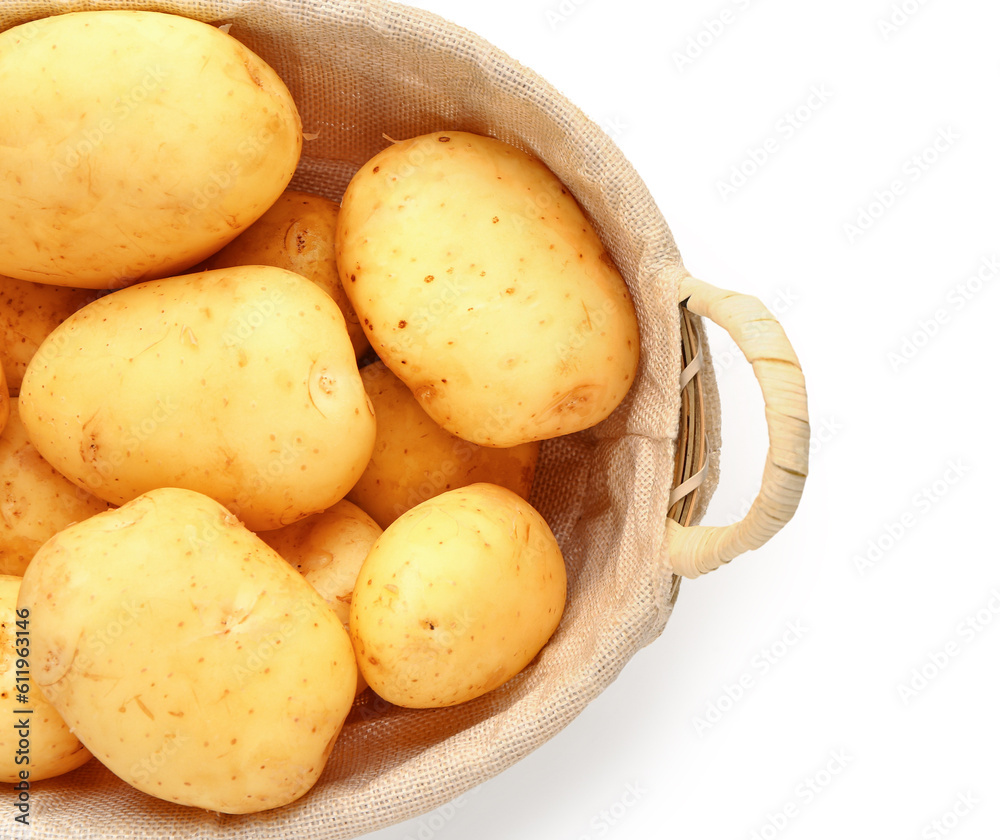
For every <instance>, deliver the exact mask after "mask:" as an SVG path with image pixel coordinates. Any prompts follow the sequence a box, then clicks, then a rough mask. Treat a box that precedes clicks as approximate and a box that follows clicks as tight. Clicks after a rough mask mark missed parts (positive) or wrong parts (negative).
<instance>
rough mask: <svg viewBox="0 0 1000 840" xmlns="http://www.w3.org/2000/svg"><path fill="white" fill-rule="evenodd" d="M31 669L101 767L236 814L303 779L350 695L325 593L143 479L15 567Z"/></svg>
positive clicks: (257, 544)
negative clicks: (109, 507) (147, 487)
mask: <svg viewBox="0 0 1000 840" xmlns="http://www.w3.org/2000/svg"><path fill="white" fill-rule="evenodd" d="M18 606H19V607H20V608H23V609H28V610H30V615H31V627H32V640H31V641H32V646H33V651H34V653H33V656H34V658H33V663H34V664H33V668H32V670H33V676H34V679H35V682H36V684H37V685H38V686H39V688H40V690H41V692H42V693H43V694H44V696H45V697H46V699H47V700H48V701H49V702H50V703H51V704H52V705H53V706H54V707H55V708H56V709H57V711H59V713H60V714H61V715H62V717H63V719H64V720H65V721H66V722H67V723H68V724H69V725H70V726H71V727H72V728H73V731H74V732H75V733H76V734H77V735H78V736H79V738H80V740H81V742H83V743H84V744H85V745H86V746H87V747H88V748H89V749H90V750H91V752H92V753H93V754H94V756H95V757H97V758H98V759H99V760H100V761H101V762H102V763H103V764H105V765H106V766H107V767H108V769H110V770H111V771H112V772H113V773H115V774H116V775H117V776H119V777H120V778H122V779H124V780H125V781H126V782H128V783H129V784H131V785H133V786H134V787H136V788H138V789H139V790H142V791H144V792H146V793H149V794H151V795H153V796H157V797H160V798H162V799H166V800H169V801H172V802H179V803H181V804H185V805H190V806H195V807H199V808H206V809H210V810H214V811H221V812H224V813H232V814H241V813H251V812H255V811H262V810H266V809H269V808H276V807H279V806H281V805H285V804H287V803H289V802H292V801H294V800H295V799H298V798H299V797H301V796H302V795H303V794H305V793H306V792H307V791H308V790H309V788H310V787H311V786H312V785H313V784H314V783H315V781H316V779H317V778H318V776H319V774H320V772H321V771H322V770H323V767H324V764H325V762H326V760H327V758H328V756H329V754H330V751H331V749H332V747H333V743H334V739H335V738H336V737H337V735H338V734H339V732H340V730H341V728H342V726H343V722H344V720H345V718H346V716H347V713H348V711H349V709H350V706H351V704H352V702H353V699H354V687H355V684H354V681H355V674H356V665H355V661H354V657H353V653H352V651H351V645H350V642H349V640H348V637H347V634H346V632H345V631H344V627H343V625H342V624H341V622H340V620H339V619H338V618H337V616H336V614H335V613H334V612H333V610H331V609H330V607H329V606H328V605H327V604H326V602H325V601H324V600H323V599H322V598H321V597H320V596H319V595H318V594H317V593H316V592H315V591H314V590H313V589H312V587H311V586H309V584H308V583H306V582H305V581H304V580H303V579H302V577H301V575H299V574H297V573H296V572H295V571H294V570H293V569H291V568H290V567H289V566H288V564H287V563H286V562H285V561H284V560H282V559H281V557H279V556H278V555H277V554H276V553H275V552H274V551H273V550H272V549H270V548H269V547H268V546H267V545H265V544H264V543H263V542H262V541H261V540H260V539H258V538H257V537H256V536H255V535H254V534H253V533H251V532H250V531H248V530H247V529H246V528H245V527H243V526H242V525H241V524H240V523H239V521H238V520H237V519H236V517H234V516H233V515H232V514H230V513H229V512H228V511H227V510H226V509H225V508H223V507H222V506H221V505H219V504H218V503H216V502H214V501H212V500H211V499H209V498H207V497H206V496H203V495H201V494H198V493H195V492H193V491H190V490H181V489H176V488H163V489H160V490H153V491H151V492H150V493H148V494H144V495H143V496H141V497H139V498H138V499H135V500H134V501H132V502H130V503H129V504H127V505H123V506H122V507H121V508H118V509H117V510H113V511H108V512H107V513H102V514H98V515H97V516H95V517H91V518H90V519H88V520H87V521H85V522H81V523H79V524H77V525H73V526H71V527H70V528H67V529H66V530H64V531H61V532H60V533H59V534H57V535H56V536H55V537H53V538H52V539H51V540H50V541H49V542H47V543H46V544H45V546H43V547H42V549H41V550H40V551H39V552H38V554H37V555H36V556H35V559H34V561H32V564H31V566H30V567H29V568H28V571H27V573H26V575H25V577H24V581H23V583H22V586H21V592H20V597H19V599H18Z"/></svg>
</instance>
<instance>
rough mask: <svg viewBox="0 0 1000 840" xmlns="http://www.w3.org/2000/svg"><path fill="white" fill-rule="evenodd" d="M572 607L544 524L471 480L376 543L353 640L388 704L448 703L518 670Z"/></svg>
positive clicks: (356, 607)
mask: <svg viewBox="0 0 1000 840" xmlns="http://www.w3.org/2000/svg"><path fill="white" fill-rule="evenodd" d="M565 601H566V568H565V565H564V563H563V557H562V553H561V551H560V550H559V545H558V543H557V542H556V539H555V537H554V536H553V534H552V531H551V530H550V529H549V526H548V525H547V524H546V522H545V520H544V519H543V518H542V516H541V515H540V514H539V513H538V512H537V511H536V510H535V509H534V508H533V507H531V505H529V504H528V503H527V502H526V501H524V499H522V498H521V497H520V496H518V495H517V494H516V493H513V492H511V491H510V490H507V489H506V488H505V487H498V486H496V485H492V484H473V485H470V486H469V487H461V488H458V489H456V490H450V491H448V492H447V493H443V494H441V495H440V496H435V497H434V498H432V499H429V500H428V501H426V502H422V503H421V504H419V505H417V506H416V507H414V508H412V509H411V510H409V511H407V512H406V513H404V514H403V515H402V516H401V517H399V519H397V520H396V521H395V522H393V523H392V524H391V525H390V526H389V527H388V528H386V529H385V532H384V533H383V534H382V536H380V537H379V538H378V539H377V540H376V541H375V545H373V546H372V549H371V551H370V552H369V553H368V557H367V559H366V560H365V562H364V565H363V566H362V567H361V571H360V573H359V575H358V582H357V586H356V587H355V590H354V597H353V598H352V601H351V621H350V629H351V641H352V642H353V643H354V651H355V654H356V655H357V659H358V666H359V667H360V668H361V673H362V674H364V676H365V679H366V680H367V681H368V684H369V685H370V686H371V688H372V690H373V691H375V692H376V693H377V694H378V695H379V696H380V697H382V698H383V699H384V700H387V701H388V702H390V703H394V704H396V705H399V706H406V707H409V708H435V707H442V706H452V705H454V704H456V703H462V702H465V701H467V700H472V699H473V698H475V697H479V696H480V695H482V694H485V693H486V692H488V691H492V690H493V689H495V688H497V687H498V686H500V685H502V684H503V683H505V682H506V681H507V680H509V679H510V678H511V677H513V676H514V675H515V674H517V673H519V672H520V671H521V670H523V669H524V667H525V666H527V665H528V663H529V662H531V660H532V659H533V658H534V657H535V655H536V654H537V653H538V652H539V650H541V648H542V647H543V646H544V644H545V643H546V642H547V641H548V639H549V638H550V636H551V635H552V633H553V632H554V631H555V629H556V626H557V625H558V623H559V620H560V618H561V617H562V612H563V607H564V605H565Z"/></svg>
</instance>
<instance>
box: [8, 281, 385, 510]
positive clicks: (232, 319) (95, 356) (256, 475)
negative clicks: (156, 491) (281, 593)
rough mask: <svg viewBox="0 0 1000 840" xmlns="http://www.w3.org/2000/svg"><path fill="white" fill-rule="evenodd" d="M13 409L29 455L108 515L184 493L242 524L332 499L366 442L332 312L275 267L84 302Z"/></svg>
mask: <svg viewBox="0 0 1000 840" xmlns="http://www.w3.org/2000/svg"><path fill="white" fill-rule="evenodd" d="M19 407H20V414H21V419H22V420H23V421H24V426H25V428H26V429H27V432H28V436H29V438H30V439H31V442H32V443H33V444H34V446H35V447H36V448H37V449H38V451H39V452H40V453H41V455H42V456H43V457H44V458H45V459H46V460H47V461H49V462H50V463H51V464H52V465H53V466H54V467H55V468H56V469H58V470H59V471H60V472H61V473H63V475H65V476H66V477H67V478H69V479H70V480H71V481H72V482H74V483H75V484H76V485H78V486H79V487H82V488H84V489H86V490H88V491H89V492H90V493H92V494H93V495H95V496H98V497H100V498H102V499H104V500H105V501H108V502H111V503H112V504H116V505H120V504H122V503H124V502H127V501H128V500H130V499H133V498H135V497H136V496H138V495H139V494H141V493H144V492H145V491H147V490H151V489H153V488H156V487H186V488H188V489H191V490H197V491H199V492H201V493H205V494H206V495H208V496H211V497H212V498H214V499H215V500H216V501H219V502H221V503H222V504H224V505H226V506H227V507H228V508H229V509H230V510H231V511H233V512H234V513H236V514H237V515H238V516H239V517H240V518H241V519H242V520H243V521H244V522H245V523H246V524H247V526H248V527H250V528H252V529H253V530H267V529H270V528H278V527H280V526H281V525H287V524H289V523H291V522H294V521H296V520H298V519H303V518H304V517H306V516H308V515H310V514H312V513H318V512H319V511H321V510H325V509H326V508H328V507H330V506H331V505H333V504H335V503H336V502H338V501H340V499H342V498H343V497H344V496H345V495H346V493H347V491H348V490H349V489H350V488H351V486H352V485H353V484H354V482H355V481H356V480H357V478H358V477H359V476H360V475H361V473H362V471H363V470H364V468H365V465H366V464H367V463H368V460H369V458H370V457H371V452H372V447H373V446H374V441H375V417H374V414H373V413H372V409H371V405H370V403H369V401H368V397H367V395H366V394H365V391H364V386H363V385H362V383H361V376H360V374H359V373H358V368H357V363H356V361H355V358H354V351H353V349H352V348H351V342H350V340H349V339H348V337H347V330H346V328H345V327H344V318H343V315H341V313H340V310H339V309H338V308H337V305H336V304H335V303H334V302H333V300H332V299H331V298H330V296H329V295H327V294H325V293H324V292H322V291H321V290H320V289H318V288H317V287H316V286H315V285H314V284H313V283H310V282H309V281H308V280H306V279H305V278H303V277H301V276H299V275H297V274H294V273H293V272H290V271H285V270H284V269H280V268H275V267H273V266H246V267H240V268H223V269H217V270H215V271H206V272H200V273H196V274H189V275H182V276H179V277H172V278H167V279H163V280H150V281H147V282H145V283H140V284H138V285H135V286H131V287H129V288H127V289H122V290H120V291H117V292H114V293H113V294H110V295H106V296H104V297H102V298H100V299H99V300H96V301H94V302H93V303H91V304H89V305H88V306H85V307H84V308H83V309H81V310H80V311H79V312H76V313H74V314H73V315H71V316H70V317H69V318H68V319H67V320H66V321H64V322H63V323H62V324H60V325H59V327H57V328H56V329H55V330H54V331H53V332H52V333H51V334H50V335H49V336H48V338H46V339H45V341H44V342H43V343H42V346H41V347H40V348H39V349H38V352H37V353H35V355H34V356H33V357H32V360H31V362H30V364H29V365H28V369H27V371H26V372H25V375H24V381H23V382H22V384H21V395H20V406H19Z"/></svg>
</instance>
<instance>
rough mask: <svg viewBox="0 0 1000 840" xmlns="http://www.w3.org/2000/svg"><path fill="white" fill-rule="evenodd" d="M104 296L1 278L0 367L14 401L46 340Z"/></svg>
mask: <svg viewBox="0 0 1000 840" xmlns="http://www.w3.org/2000/svg"><path fill="white" fill-rule="evenodd" d="M100 294H101V293H100V292H96V291H94V290H93V289H71V288H68V287H66V286H49V285H45V284H43V283H29V282H28V281H26V280H15V279H14V278H13V277H0V364H2V365H3V369H4V372H5V373H6V375H7V388H8V391H9V393H10V395H11V396H12V397H13V396H16V395H17V393H18V391H19V390H20V389H21V379H22V378H23V377H24V369H25V368H26V367H27V366H28V362H29V361H30V360H31V357H32V356H33V355H35V351H36V350H37V349H38V346H39V345H40V344H41V343H42V341H43V340H44V339H45V336H47V335H48V334H49V333H50V332H52V330H54V329H55V328H56V327H58V326H59V324H61V323H62V322H63V321H65V320H66V319H67V318H68V317H69V316H70V315H72V314H73V313H74V312H76V310H77V309H80V308H81V307H83V306H86V305H87V304H88V303H90V302H91V301H93V300H96V299H97V297H98V296H99V295H100Z"/></svg>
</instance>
